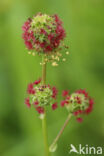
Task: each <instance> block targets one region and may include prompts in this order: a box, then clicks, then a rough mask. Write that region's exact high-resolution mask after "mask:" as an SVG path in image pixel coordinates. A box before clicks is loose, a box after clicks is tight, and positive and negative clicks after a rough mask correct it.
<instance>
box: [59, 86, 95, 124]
mask: <svg viewBox="0 0 104 156" xmlns="http://www.w3.org/2000/svg"><path fill="white" fill-rule="evenodd" d="M62 96H63V97H64V100H63V101H61V106H62V107H63V106H65V107H66V108H67V110H68V111H69V112H71V113H73V115H74V116H76V117H77V121H79V122H81V121H82V118H81V117H80V116H81V115H82V114H89V113H91V112H92V110H93V104H94V101H93V99H92V98H91V97H89V95H88V93H87V92H86V91H85V89H80V90H77V91H76V92H74V93H72V94H71V95H69V94H68V93H67V92H66V91H64V92H63V94H62Z"/></svg>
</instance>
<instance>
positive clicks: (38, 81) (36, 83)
mask: <svg viewBox="0 0 104 156" xmlns="http://www.w3.org/2000/svg"><path fill="white" fill-rule="evenodd" d="M40 82H41V79H39V80H36V81H35V82H34V83H33V84H34V85H38V84H39V83H40Z"/></svg>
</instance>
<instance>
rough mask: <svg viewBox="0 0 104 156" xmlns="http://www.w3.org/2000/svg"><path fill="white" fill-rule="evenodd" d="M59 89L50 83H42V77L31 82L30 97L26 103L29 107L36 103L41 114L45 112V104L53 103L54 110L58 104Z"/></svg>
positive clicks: (29, 87)
mask: <svg viewBox="0 0 104 156" xmlns="http://www.w3.org/2000/svg"><path fill="white" fill-rule="evenodd" d="M57 93H58V90H57V89H56V87H51V86H50V85H42V84H41V79H39V80H36V81H35V82H33V83H30V84H29V85H28V88H27V94H28V98H26V99H25V104H26V105H27V106H28V107H31V105H34V107H35V109H36V111H37V112H38V113H39V114H44V112H45V108H44V107H45V106H48V105H51V107H52V110H55V109H56V108H57V107H58V105H57V102H56V101H55V100H56V96H57Z"/></svg>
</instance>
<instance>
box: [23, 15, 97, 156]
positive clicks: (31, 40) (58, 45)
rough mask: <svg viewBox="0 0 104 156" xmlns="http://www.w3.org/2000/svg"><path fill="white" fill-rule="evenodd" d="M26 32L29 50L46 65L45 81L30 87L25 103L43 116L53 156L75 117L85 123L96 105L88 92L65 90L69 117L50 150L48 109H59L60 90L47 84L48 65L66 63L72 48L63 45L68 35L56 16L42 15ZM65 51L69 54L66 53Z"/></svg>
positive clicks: (25, 27)
mask: <svg viewBox="0 0 104 156" xmlns="http://www.w3.org/2000/svg"><path fill="white" fill-rule="evenodd" d="M22 30H23V34H22V38H23V39H24V43H25V45H26V48H27V49H28V54H32V55H33V56H35V55H39V56H40V57H41V58H42V61H41V62H40V65H41V66H42V75H41V76H40V77H41V78H40V79H38V80H35V81H34V82H32V83H30V84H29V85H28V87H27V98H26V99H25V104H26V105H27V107H28V108H30V107H33V108H34V109H35V110H36V111H37V112H38V113H39V117H40V119H41V120H42V129H43V137H44V148H45V156H49V155H50V152H54V151H55V150H56V148H57V142H58V140H59V138H60V136H61V135H62V133H63V131H64V129H65V127H66V125H67V124H68V122H69V120H70V118H71V117H72V116H75V117H76V119H77V121H78V122H82V120H83V119H82V115H83V114H89V113H90V112H91V111H92V109H93V104H94V102H93V99H92V98H91V97H90V96H89V95H88V93H87V92H86V90H84V89H80V90H77V91H75V92H74V93H72V94H69V91H68V90H63V92H62V97H63V100H62V101H61V103H60V106H61V107H65V108H66V109H67V111H68V117H67V119H66V121H65V123H64V125H63V126H62V128H61V130H60V131H59V133H58V135H57V136H56V138H55V139H54V141H53V143H52V144H51V145H50V147H49V145H48V137H47V124H46V111H47V110H48V106H51V108H52V110H55V109H56V108H57V107H58V102H57V94H58V90H57V88H56V87H55V86H53V87H52V86H51V85H49V84H46V65H47V63H48V62H51V64H52V66H58V64H59V61H60V60H62V61H65V60H66V58H65V57H64V56H65V55H64V54H66V55H68V54H69V52H68V51H67V49H68V46H66V45H65V44H64V42H63V40H64V38H65V36H66V33H65V30H64V28H63V25H62V21H61V20H60V18H59V17H58V16H57V15H56V14H55V15H52V16H50V15H47V14H42V13H38V14H37V15H35V16H33V17H32V18H28V19H27V21H26V22H25V23H24V25H23V26H22ZM63 48H64V49H65V50H64V51H65V52H63V51H62V49H63ZM46 107H47V109H46Z"/></svg>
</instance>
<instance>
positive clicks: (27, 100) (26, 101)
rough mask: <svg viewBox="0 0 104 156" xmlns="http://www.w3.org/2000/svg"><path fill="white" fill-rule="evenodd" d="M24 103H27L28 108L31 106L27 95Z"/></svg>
mask: <svg viewBox="0 0 104 156" xmlns="http://www.w3.org/2000/svg"><path fill="white" fill-rule="evenodd" d="M25 104H26V105H27V107H28V108H30V107H31V104H30V99H29V97H28V98H26V99H25Z"/></svg>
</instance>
